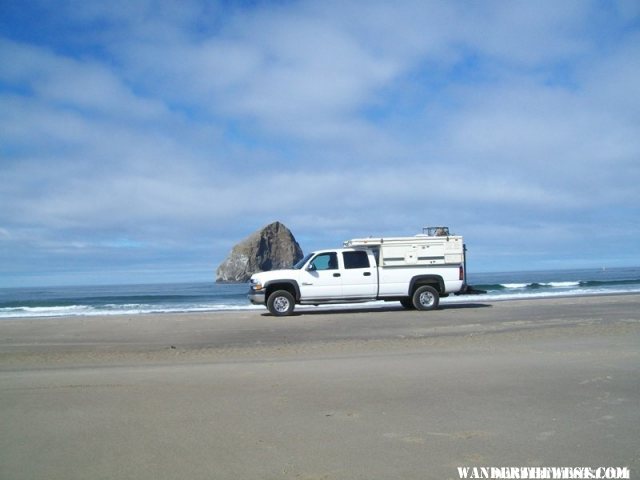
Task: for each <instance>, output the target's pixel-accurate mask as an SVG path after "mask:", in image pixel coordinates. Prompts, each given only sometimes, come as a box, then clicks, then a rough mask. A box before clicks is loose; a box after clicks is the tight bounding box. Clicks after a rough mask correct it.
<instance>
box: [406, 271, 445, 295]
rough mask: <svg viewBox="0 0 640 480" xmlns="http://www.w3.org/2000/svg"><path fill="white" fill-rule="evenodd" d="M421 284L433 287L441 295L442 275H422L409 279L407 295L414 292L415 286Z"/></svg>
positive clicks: (420, 285)
mask: <svg viewBox="0 0 640 480" xmlns="http://www.w3.org/2000/svg"><path fill="white" fill-rule="evenodd" d="M422 286H429V287H433V288H435V289H436V291H437V292H438V293H439V294H440V295H442V294H443V293H444V291H445V289H444V280H443V279H442V277H440V276H439V275H423V276H419V277H414V278H413V279H411V286H410V288H409V295H413V292H415V291H416V289H417V288H419V287H422Z"/></svg>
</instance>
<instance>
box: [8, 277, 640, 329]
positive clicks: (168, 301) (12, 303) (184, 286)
mask: <svg viewBox="0 0 640 480" xmlns="http://www.w3.org/2000/svg"><path fill="white" fill-rule="evenodd" d="M467 280H468V282H469V284H471V285H473V286H474V287H476V288H479V289H482V290H486V292H487V293H486V294H482V295H461V296H454V295H452V296H450V297H448V298H443V299H442V300H441V304H442V305H446V304H447V303H460V302H469V301H471V302H483V301H499V300H508V299H527V298H543V297H557V296H579V295H606V294H620V293H640V267H632V268H610V269H582V270H550V271H537V272H535V271H527V272H503V273H473V272H470V273H469V275H468V279H467ZM247 292H248V284H216V283H214V282H199V283H174V284H149V285H112V286H75V287H67V286H65V287H33V288H0V320H1V319H7V318H19V317H60V316H75V315H136V314H144V313H179V312H215V311H230V310H264V307H261V306H255V305H251V304H249V301H248V300H247ZM376 304H379V305H389V304H388V303H384V302H370V305H376ZM360 305H362V304H360ZM303 308H322V307H303Z"/></svg>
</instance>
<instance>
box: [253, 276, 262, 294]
mask: <svg viewBox="0 0 640 480" xmlns="http://www.w3.org/2000/svg"><path fill="white" fill-rule="evenodd" d="M251 288H253V289H254V290H256V291H257V290H262V284H261V283H260V282H259V281H258V280H254V279H253V278H252V279H251Z"/></svg>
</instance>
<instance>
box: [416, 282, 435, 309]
mask: <svg viewBox="0 0 640 480" xmlns="http://www.w3.org/2000/svg"><path fill="white" fill-rule="evenodd" d="M412 300H413V306H414V307H416V308H417V309H418V310H435V309H436V308H438V304H439V303H440V295H438V291H437V290H436V289H435V288H433V287H430V286H428V285H423V286H422V287H418V288H417V289H416V291H415V292H413V297H412Z"/></svg>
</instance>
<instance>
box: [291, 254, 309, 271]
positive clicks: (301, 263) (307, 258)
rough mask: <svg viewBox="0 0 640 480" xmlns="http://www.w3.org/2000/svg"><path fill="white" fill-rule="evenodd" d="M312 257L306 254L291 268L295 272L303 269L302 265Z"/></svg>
mask: <svg viewBox="0 0 640 480" xmlns="http://www.w3.org/2000/svg"><path fill="white" fill-rule="evenodd" d="M312 255H313V253H307V254H306V255H305V256H304V258H303V259H302V260H300V261H299V262H298V263H296V264H295V265H294V266H293V268H294V269H295V270H300V269H301V268H302V267H304V264H305V263H307V261H309V259H310V258H311V256H312Z"/></svg>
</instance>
